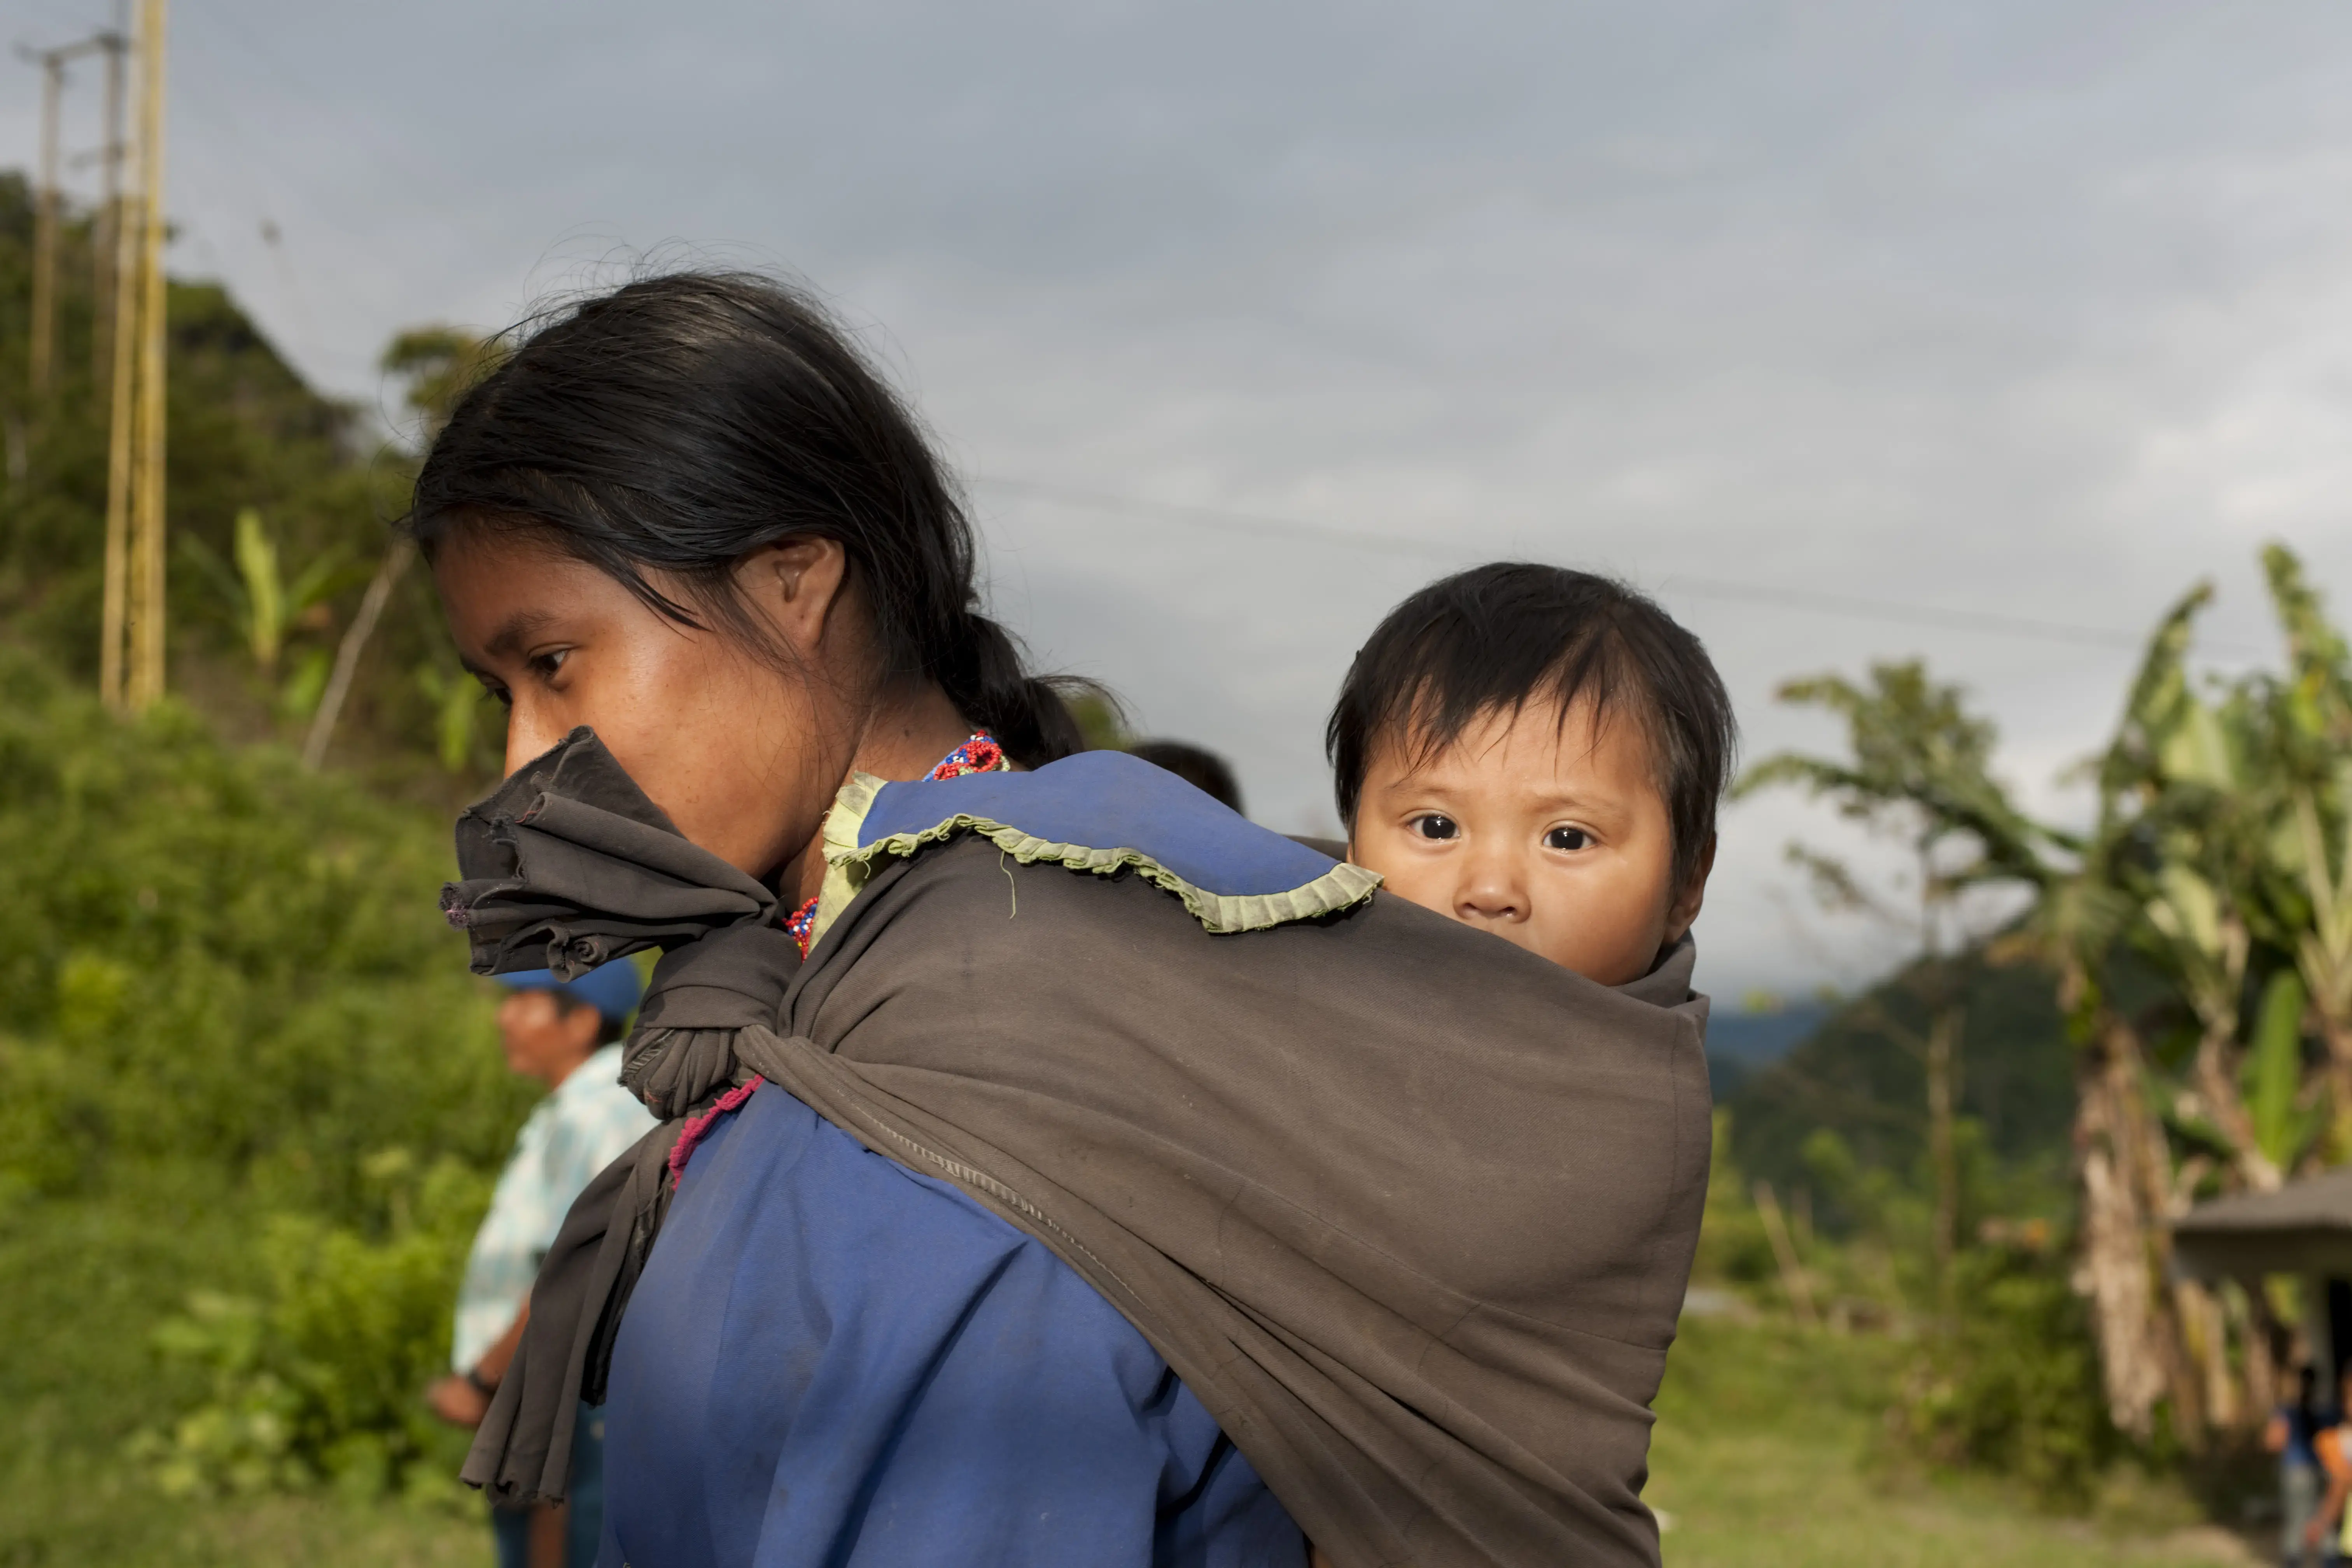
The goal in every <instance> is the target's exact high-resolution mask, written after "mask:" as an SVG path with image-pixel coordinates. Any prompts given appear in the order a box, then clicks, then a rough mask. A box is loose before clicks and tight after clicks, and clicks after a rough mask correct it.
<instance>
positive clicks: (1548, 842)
mask: <svg viewBox="0 0 2352 1568" xmlns="http://www.w3.org/2000/svg"><path fill="white" fill-rule="evenodd" d="M1591 842H1592V835H1591V834H1589V833H1587V832H1585V831H1584V829H1582V828H1581V827H1555V828H1553V829H1552V830H1551V831H1550V832H1549V833H1547V834H1545V835H1544V847H1545V848H1547V849H1571V850H1573V849H1581V848H1583V847H1585V846H1586V845H1588V844H1591Z"/></svg>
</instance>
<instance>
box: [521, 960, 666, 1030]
mask: <svg viewBox="0 0 2352 1568" xmlns="http://www.w3.org/2000/svg"><path fill="white" fill-rule="evenodd" d="M490 978H492V979H493V980H496V981H497V982H498V983H499V984H501V985H505V986H509V987H511V988H512V989H514V990H517V991H561V992H562V993H563V994H565V995H566V996H569V997H571V998H572V1000H574V1001H576V1002H585V1003H586V1004H587V1005H589V1006H591V1007H593V1008H595V1009H596V1011H597V1012H599V1013H601V1014H603V1015H604V1016H605V1017H607V1018H610V1019H612V1020H613V1021H614V1022H615V1023H618V1022H619V1021H620V1020H621V1019H624V1018H625V1017H627V1016H629V1014H630V1012H631V1011H632V1010H633V1009H635V1006H636V1005H637V997H638V996H639V995H640V994H643V993H644V990H645V985H644V984H643V983H642V982H641V981H639V980H638V979H637V966H636V965H635V964H634V963H630V962H629V961H628V960H627V959H625V958H616V959H614V961H613V962H612V963H600V964H598V965H597V966H596V967H595V968H593V969H592V970H590V971H589V972H588V973H585V974H583V975H582V976H581V977H580V978H579V979H577V980H558V979H557V978H556V977H555V972H554V971H553V970H551V969H518V970H516V971H515V972H514V973H511V974H494V975H492V976H491V977H490Z"/></svg>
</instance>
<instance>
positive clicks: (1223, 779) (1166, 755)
mask: <svg viewBox="0 0 2352 1568" xmlns="http://www.w3.org/2000/svg"><path fill="white" fill-rule="evenodd" d="M1127 754H1128V755H1129V756H1131V757H1141V758H1142V759H1143V760H1144V761H1145V762H1147V763H1150V764H1151V765H1152V766H1153V767H1155V768H1164V769H1166V770H1167V771H1168V772H1170V773H1174V774H1175V775H1176V776H1177V777H1178V778H1180V779H1182V780H1183V781H1184V782H1185V783H1186V784H1191V785H1192V787H1193V788H1194V789H1196V790H1199V791H1200V792H1201V793H1202V795H1207V796H1208V797H1209V798H1210V799H1211V800H1213V801H1215V802H1217V803H1218V804H1219V805H1223V806H1225V807H1226V808H1228V809H1229V810H1231V811H1233V812H1234V813H1235V814H1237V815H1239V816H1248V815H1249V813H1248V812H1246V811H1244V810H1242V786H1241V784H1240V783H1239V782H1238V781H1236V780H1235V779H1234V770H1233V768H1232V767H1231V766H1230V765H1229V764H1228V763H1226V762H1225V759H1224V758H1223V757H1221V756H1219V755H1217V753H1216V752H1212V751H1206V750H1204V749H1202V747H1199V746H1194V745H1190V744H1188V743H1186V742H1182V741H1138V742H1136V743H1135V744H1133V745H1132V746H1129V748H1128V749H1127Z"/></svg>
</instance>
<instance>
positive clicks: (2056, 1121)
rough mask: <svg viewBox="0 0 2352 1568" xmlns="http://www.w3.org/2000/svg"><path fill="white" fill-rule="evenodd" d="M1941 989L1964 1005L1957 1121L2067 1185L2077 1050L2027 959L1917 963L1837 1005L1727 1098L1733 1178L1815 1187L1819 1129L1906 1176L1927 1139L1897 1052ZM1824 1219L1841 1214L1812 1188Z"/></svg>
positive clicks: (1910, 1071)
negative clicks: (1812, 1145) (1810, 1155)
mask: <svg viewBox="0 0 2352 1568" xmlns="http://www.w3.org/2000/svg"><path fill="white" fill-rule="evenodd" d="M1938 983H1940V984H1948V985H1949V986H1950V987H1951V988H1952V989H1953V991H1954V992H1955V993H1956V994H1958V996H1959V997H1960V999H1961V1001H1962V1005H1964V1006H1965V1007H1966V1009H1967V1025H1966V1027H1965V1030H1964V1032H1963V1036H1962V1041H1963V1043H1962V1046H1961V1049H1960V1084H1959V1095H1958V1111H1959V1114H1960V1115H1961V1116H1962V1117H1964V1118H1966V1119H1968V1120H1969V1121H1971V1122H1973V1123H1974V1125H1975V1127H1976V1129H1977V1137H1978V1139H1979V1147H1980V1148H1981V1149H1982V1150H1983V1151H1984V1152H1987V1153H1990V1155H1992V1156H1994V1157H1995V1158H1996V1159H1997V1160H1998V1161H1999V1162H2000V1163H2002V1164H2003V1165H2005V1166H2009V1167H2011V1168H2013V1169H2020V1170H2022V1171H2025V1172H2030V1173H2042V1174H2047V1175H2048V1176H2049V1177H2051V1178H2052V1179H2053V1180H2055V1179H2058V1178H2061V1177H2063V1171H2064V1161H2065V1157H2066V1150H2067V1139H2068V1135H2069V1129H2070V1127H2071V1124H2072V1121H2073V1117H2074V1084H2073V1079H2072V1077H2071V1073H2072V1060H2073V1053H2072V1049H2071V1047H2069V1045H2068V1043H2067V1040H2066V1035H2065V1027H2064V1023H2063V1019H2062V1018H2061V1017H2060V1016H2059V1013H2058V1007H2057V1002H2056V994H2055V985H2054V982H2053V979H2052V977H2051V975H2050V974H2049V973H2048V972H2047V971H2046V970H2043V969H2042V968H2039V967H2038V966H2035V965H2032V964H2023V963H2020V964H2007V965H2000V964H1992V963H1987V962H1986V961H1985V959H1984V957H1983V955H1982V954H1981V953H1980V952H1972V953H1969V954H1968V955H1966V956H1965V957H1962V958H1958V959H1955V960H1952V961H1949V967H1948V969H1947V970H1942V971H1937V970H1935V969H1932V968H1931V967H1930V966H1929V965H1928V964H1926V963H1919V964H1914V965H1912V966H1910V967H1909V968H1907V969H1906V970H1905V971H1904V972H1903V973H1899V974H1897V975H1895V976H1894V977H1893V978H1891V979H1889V980H1887V981H1886V982H1885V983H1883V984H1880V985H1877V986H1875V987H1874V988H1873V989H1872V990H1870V991H1869V992H1868V993H1866V994H1864V995H1862V996H1860V997H1857V998H1855V999H1853V1001H1851V1002H1848V1003H1845V1004H1843V1005H1841V1006H1839V1007H1838V1008H1837V1009H1836V1010H1835V1011H1833V1012H1832V1014H1831V1015H1830V1016H1828V1017H1827V1018H1826V1019H1824V1020H1823V1021H1822V1024H1821V1025H1820V1026H1819V1027H1818V1028H1816V1029H1815V1030H1814V1031H1813V1033H1812V1034H1811V1036H1810V1037H1807V1038H1806V1039H1805V1040H1804V1041H1803V1042H1802V1043H1801V1044H1800V1045H1798V1046H1797V1047H1794V1048H1793V1049H1791V1050H1790V1052H1789V1053H1788V1055H1786V1056H1784V1057H1782V1058H1780V1060H1779V1061H1777V1062H1774V1063H1772V1064H1771V1065H1769V1067H1765V1068H1759V1069H1758V1070H1757V1071H1755V1072H1754V1073H1753V1074H1751V1075H1750V1076H1749V1077H1748V1078H1747V1079H1745V1080H1744V1081H1743V1082H1742V1083H1740V1084H1739V1085H1738V1087H1736V1088H1735V1089H1733V1090H1732V1091H1731V1093H1730V1094H1728V1095H1727V1096H1726V1097H1725V1100H1724V1103H1725V1105H1726V1106H1727V1108H1728V1109H1729V1110H1730V1111H1731V1127H1732V1150H1733V1153H1734V1155H1735V1156H1736V1157H1737V1159H1738V1162H1739V1165H1740V1167H1741V1169H1742V1170H1744V1171H1746V1172H1748V1173H1749V1174H1751V1175H1755V1176H1761V1177H1764V1178H1766V1179H1767V1180H1769V1181H1770V1182H1771V1183H1772V1184H1774V1185H1775V1186H1776V1187H1778V1188H1780V1190H1782V1191H1794V1190H1798V1189H1801V1188H1806V1187H1808V1186H1810V1185H1818V1183H1817V1182H1816V1181H1815V1173H1813V1172H1812V1171H1811V1168H1810V1167H1809V1165H1808V1163H1807V1161H1806V1159H1805V1155H1804V1149H1805V1145H1806V1143H1807V1142H1808V1140H1810V1139H1811V1138H1812V1137H1813V1136H1814V1135H1815V1134H1816V1133H1817V1132H1819V1131H1822V1130H1824V1129H1826V1130H1828V1131H1832V1132H1835V1133H1836V1134H1837V1135H1838V1136H1839V1137H1840V1138H1841V1139H1843V1141H1844V1142H1845V1144H1846V1146H1847V1147H1848V1148H1849V1149H1850V1150H1851V1151H1852V1152H1853V1157H1854V1159H1855V1161H1856V1163H1859V1164H1860V1165H1862V1166H1864V1168H1869V1169H1879V1170H1886V1171H1891V1172H1895V1173H1899V1174H1903V1175H1906V1176H1907V1175H1909V1174H1910V1173H1912V1172H1913V1171H1914V1170H1915V1169H1916V1166H1917V1164H1918V1162H1919V1160H1920V1158H1921V1155H1922V1152H1924V1150H1925V1149H1926V1147H1927V1069H1926V1067H1925V1065H1924V1064H1923V1063H1922V1061H1921V1060H1920V1058H1918V1057H1917V1056H1916V1055H1915V1054H1914V1053H1913V1052H1912V1051H1911V1050H1909V1049H1906V1047H1905V1045H1904V1044H1903V1039H1904V1037H1905V1033H1906V1031H1907V1032H1909V1033H1910V1034H1915V1035H1916V1034H1923V1033H1924V1032H1925V1030H1926V1027H1927V1013H1928V1006H1927V996H1928V995H1929V994H1931V991H1932V988H1933V986H1934V985H1936V984H1938ZM1821 1196H1822V1200H1823V1205H1824V1206H1823V1208H1822V1212H1821V1218H1822V1222H1823V1223H1824V1224H1828V1225H1835V1224H1836V1223H1838V1222H1839V1220H1840V1219H1841V1217H1842V1216H1840V1215H1838V1213H1837V1211H1836V1206H1835V1204H1834V1202H1833V1201H1830V1200H1829V1196H1828V1194H1821Z"/></svg>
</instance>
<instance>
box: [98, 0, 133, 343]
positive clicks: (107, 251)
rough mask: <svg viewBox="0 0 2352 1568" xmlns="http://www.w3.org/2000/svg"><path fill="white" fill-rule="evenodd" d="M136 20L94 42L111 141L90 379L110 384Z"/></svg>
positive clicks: (102, 162)
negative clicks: (125, 95)
mask: <svg viewBox="0 0 2352 1568" xmlns="http://www.w3.org/2000/svg"><path fill="white" fill-rule="evenodd" d="M129 26H130V19H129V18H128V17H127V16H121V13H120V12H118V13H117V25H116V26H114V27H112V28H111V29H110V30H108V31H106V32H103V33H100V34H99V35H98V36H97V37H93V38H92V39H90V42H91V43H93V44H95V45H97V46H98V47H100V48H101V49H103V50H105V51H106V103H105V121H104V135H105V141H104V142H103V143H102V144H101V145H100V148H99V150H98V157H99V166H100V168H101V169H102V170H103V171H104V174H103V175H102V176H101V180H100V196H99V204H98V219H97V221H96V222H95V223H93V224H91V225H90V236H89V263H90V265H89V274H90V276H89V299H90V334H89V378H90V382H91V384H93V385H97V386H101V387H102V386H105V385H106V384H107V380H108V377H109V376H110V374H112V372H113V369H114V251H115V247H116V245H117V243H118V240H117V236H118V235H119V234H120V232H121V227H122V161H123V156H124V154H125V153H128V152H129V151H130V146H129V142H130V136H129V133H128V132H127V131H126V130H125V128H124V126H123V123H122V86H123V83H122V78H123V67H124V64H125V63H126V62H125V57H126V56H128V55H129V54H130V52H131V38H130V36H129V34H128V32H127V31H126V29H127V28H128V27H129Z"/></svg>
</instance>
